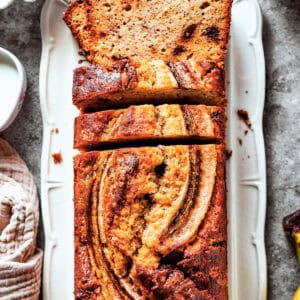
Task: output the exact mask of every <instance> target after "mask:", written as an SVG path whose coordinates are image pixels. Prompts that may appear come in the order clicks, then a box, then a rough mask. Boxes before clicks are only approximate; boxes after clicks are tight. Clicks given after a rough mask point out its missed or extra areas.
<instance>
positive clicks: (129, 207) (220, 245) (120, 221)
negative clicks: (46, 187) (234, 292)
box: [74, 145, 227, 300]
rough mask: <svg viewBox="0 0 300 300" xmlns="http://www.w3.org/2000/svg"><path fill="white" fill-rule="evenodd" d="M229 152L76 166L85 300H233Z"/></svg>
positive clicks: (117, 158) (110, 154) (136, 151)
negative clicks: (226, 168) (228, 258)
mask: <svg viewBox="0 0 300 300" xmlns="http://www.w3.org/2000/svg"><path fill="white" fill-rule="evenodd" d="M224 164H225V157H224V147H223V146H222V145H203V146H192V145H191V146H158V147H144V148H125V149H120V150H113V151H102V152H89V153H85V154H81V155H78V156H77V157H75V159H74V168H75V195H74V200H75V298H76V299H146V298H147V297H148V298H150V299H170V300H171V299H183V298H185V299H211V300H212V299H227V263H226V240H227V238H226V209H225V183H224Z"/></svg>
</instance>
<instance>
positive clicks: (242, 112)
mask: <svg viewBox="0 0 300 300" xmlns="http://www.w3.org/2000/svg"><path fill="white" fill-rule="evenodd" d="M237 114H238V117H239V119H240V120H241V121H243V122H244V123H245V124H246V126H247V127H248V128H249V129H251V123H250V119H249V114H248V112H247V111H246V110H244V109H239V110H238V111H237Z"/></svg>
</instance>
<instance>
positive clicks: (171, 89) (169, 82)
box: [73, 59, 226, 111]
mask: <svg viewBox="0 0 300 300" xmlns="http://www.w3.org/2000/svg"><path fill="white" fill-rule="evenodd" d="M224 95H225V92H224V67H223V66H222V67H219V66H217V65H216V64H215V63H213V62H208V61H197V62H195V61H192V60H190V61H180V62H168V63H164V62H163V61H160V60H156V61H143V62H141V63H140V64H139V65H132V64H131V63H130V61H129V60H127V59H123V60H121V61H118V62H116V63H115V64H114V65H113V67H112V68H110V69H104V68H103V67H101V66H99V65H98V66H89V67H88V66H84V67H79V68H77V69H75V71H74V79H73V103H74V105H76V106H77V107H78V108H79V109H81V110H83V111H86V110H99V109H105V108H112V107H124V106H128V105H130V104H146V103H149V100H150V102H151V103H156V104H162V103H163V102H164V103H172V102H174V101H177V102H178V101H180V103H182V104H188V103H195V104H208V105H224V104H225V103H226V101H225V99H224Z"/></svg>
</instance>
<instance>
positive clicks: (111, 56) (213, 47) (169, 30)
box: [64, 0, 232, 67]
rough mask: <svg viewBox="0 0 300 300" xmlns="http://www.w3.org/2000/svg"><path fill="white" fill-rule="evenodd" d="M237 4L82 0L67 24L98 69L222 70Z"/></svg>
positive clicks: (207, 0) (69, 10)
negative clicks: (205, 66)
mask: <svg viewBox="0 0 300 300" xmlns="http://www.w3.org/2000/svg"><path fill="white" fill-rule="evenodd" d="M231 2H232V0H167V1H161V0H151V1H149V0H130V1H128V0H104V1H99V0H77V1H75V2H73V3H71V4H70V5H69V7H68V8H67V10H66V12H65V14H64V20H65V22H66V24H67V25H68V26H69V28H70V29H71V31H72V33H73V35H74V36H75V38H76V39H77V40H78V42H79V44H80V46H81V47H82V49H83V50H84V51H86V53H87V57H88V60H89V61H90V62H92V63H93V64H101V65H103V66H111V65H112V64H113V62H114V61H115V60H119V59H123V58H128V59H130V61H131V62H132V63H139V62H140V61H143V60H145V61H152V60H156V59H160V60H163V61H184V60H189V59H191V58H192V59H193V60H194V61H211V62H215V63H216V64H217V65H218V66H219V67H220V65H223V62H224V57H225V55H226V49H227V44H228V37H229V27H230V10H231Z"/></svg>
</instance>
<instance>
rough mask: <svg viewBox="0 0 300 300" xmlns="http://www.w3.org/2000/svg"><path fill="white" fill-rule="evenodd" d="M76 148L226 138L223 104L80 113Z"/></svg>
mask: <svg viewBox="0 0 300 300" xmlns="http://www.w3.org/2000/svg"><path fill="white" fill-rule="evenodd" d="M74 127H75V129H74V131H75V135H74V148H77V149H82V150H84V149H91V148H95V147H97V148H99V147H105V146H109V145H112V144H118V145H119V146H120V143H123V144H128V142H130V141H132V142H143V141H147V142H149V141H151V140H152V141H158V142H162V141H178V140H180V141H185V142H191V141H196V140H197V141H209V140H210V141H212V142H220V141H221V140H223V138H224V131H225V111H224V108H222V107H216V106H204V105H177V104H171V105H168V104H165V105H160V106H153V105H141V106H131V107H129V108H127V109H119V110H106V111H101V112H96V113H91V114H81V115H80V116H78V117H77V118H76V119H75V126H74Z"/></svg>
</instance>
